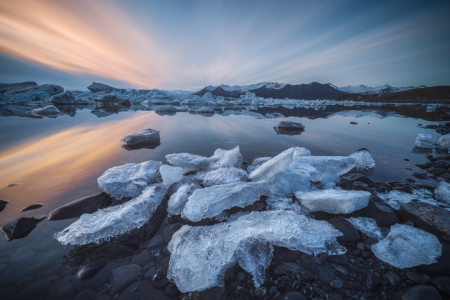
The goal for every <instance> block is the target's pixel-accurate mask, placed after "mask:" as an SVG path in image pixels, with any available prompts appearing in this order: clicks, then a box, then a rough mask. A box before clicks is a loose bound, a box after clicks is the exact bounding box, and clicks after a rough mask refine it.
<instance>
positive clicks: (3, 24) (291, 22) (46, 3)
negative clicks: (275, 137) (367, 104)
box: [0, 0, 450, 90]
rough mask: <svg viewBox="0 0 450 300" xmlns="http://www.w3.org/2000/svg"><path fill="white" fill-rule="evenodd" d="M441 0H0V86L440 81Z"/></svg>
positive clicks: (449, 9) (444, 23) (446, 22)
mask: <svg viewBox="0 0 450 300" xmlns="http://www.w3.org/2000/svg"><path fill="white" fill-rule="evenodd" d="M449 16H450V2H449V1H242V0H241V1H234V0H227V1H168V0H164V1H138V0H129V1H119V0H110V1H107V0H98V1H88V0H79V1H69V0H59V1H57V0H37V1H33V0H17V1H10V2H8V1H3V3H0V70H1V71H0V82H3V83H11V82H21V81H28V80H31V81H36V82H37V83H39V84H42V83H55V84H60V85H62V86H64V87H65V88H69V89H86V86H88V85H89V84H90V83H92V82H93V81H96V82H103V83H107V84H110V85H113V86H117V87H139V88H163V89H187V90H196V89H200V88H202V87H204V86H207V85H219V84H229V85H244V84H251V83H257V82H262V81H278V82H283V83H291V84H299V83H309V82H312V81H318V82H322V83H328V82H330V83H333V84H335V85H337V86H346V85H359V84H364V85H369V86H375V85H383V84H390V85H393V86H407V85H422V84H424V85H427V86H435V85H448V84H449V78H450V17H449Z"/></svg>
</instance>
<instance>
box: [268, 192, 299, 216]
mask: <svg viewBox="0 0 450 300" xmlns="http://www.w3.org/2000/svg"><path fill="white" fill-rule="evenodd" d="M266 203H267V209H269V210H291V211H293V212H295V213H296V214H299V215H300V214H303V209H302V208H301V207H300V205H299V204H298V202H297V201H294V200H292V198H283V197H277V196H273V197H269V198H267V200H266Z"/></svg>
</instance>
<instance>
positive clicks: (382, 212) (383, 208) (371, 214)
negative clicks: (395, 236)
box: [346, 195, 399, 227]
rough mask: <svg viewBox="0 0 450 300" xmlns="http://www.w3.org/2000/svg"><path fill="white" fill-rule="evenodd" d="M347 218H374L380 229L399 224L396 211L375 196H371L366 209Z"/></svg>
mask: <svg viewBox="0 0 450 300" xmlns="http://www.w3.org/2000/svg"><path fill="white" fill-rule="evenodd" d="M347 216H348V217H366V218H372V219H374V220H375V221H376V222H377V225H378V226H380V227H390V226H392V225H394V224H396V223H398V222H399V220H398V217H397V215H396V214H395V212H394V210H393V209H392V208H391V207H389V206H388V205H386V204H385V202H384V201H383V200H381V199H380V197H378V196H375V195H371V196H370V198H369V204H368V205H367V206H366V207H365V208H363V209H360V210H358V211H355V212H353V213H351V214H349V215H346V217H347Z"/></svg>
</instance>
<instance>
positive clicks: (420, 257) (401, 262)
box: [371, 224, 442, 269]
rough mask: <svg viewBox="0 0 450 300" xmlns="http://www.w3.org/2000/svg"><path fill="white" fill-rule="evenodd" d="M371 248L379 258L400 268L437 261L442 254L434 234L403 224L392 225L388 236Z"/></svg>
mask: <svg viewBox="0 0 450 300" xmlns="http://www.w3.org/2000/svg"><path fill="white" fill-rule="evenodd" d="M371 249H372V252H373V253H374V254H375V256H376V257H377V258H378V259H380V260H382V261H384V262H387V263H388V264H390V265H392V266H394V267H397V268H400V269H403V268H412V267H415V266H418V265H429V264H432V263H435V262H437V261H436V258H438V257H439V256H441V254H442V246H441V243H439V240H438V239H437V238H436V237H435V236H434V235H432V234H431V233H428V232H425V231H423V230H422V229H419V228H415V227H411V226H408V225H403V224H395V225H393V226H391V231H390V232H389V234H388V236H387V237H386V238H385V239H383V240H381V241H380V242H378V243H377V244H374V245H372V248H371Z"/></svg>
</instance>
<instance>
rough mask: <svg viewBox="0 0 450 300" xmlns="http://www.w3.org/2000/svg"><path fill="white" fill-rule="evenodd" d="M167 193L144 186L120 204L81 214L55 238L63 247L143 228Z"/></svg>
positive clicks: (160, 188) (155, 186) (156, 186)
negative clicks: (135, 195)
mask: <svg viewBox="0 0 450 300" xmlns="http://www.w3.org/2000/svg"><path fill="white" fill-rule="evenodd" d="M165 192H166V189H165V187H164V186H163V185H162V184H155V185H152V186H149V187H147V188H146V189H145V190H144V191H143V192H142V194H141V195H139V196H138V197H136V198H134V199H132V200H130V201H128V202H125V203H123V204H121V205H117V206H112V207H108V208H105V209H101V210H98V211H97V212H95V213H93V214H84V215H82V216H81V217H80V218H79V219H78V220H77V221H76V222H74V223H72V224H71V225H70V226H69V227H67V228H65V229H64V230H62V231H60V232H57V233H55V235H54V237H55V238H56V239H57V240H58V241H59V242H60V243H61V244H63V245H67V244H72V245H85V244H89V243H97V244H98V243H100V242H103V241H106V240H109V239H110V238H111V237H114V236H118V235H121V234H124V233H126V232H128V231H130V230H132V229H135V228H140V227H142V226H143V225H144V224H145V223H146V222H147V221H148V220H149V219H150V218H151V216H152V215H153V213H154V212H155V211H156V209H157V207H158V206H159V204H160V203H161V200H162V199H163V197H164V194H165Z"/></svg>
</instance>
